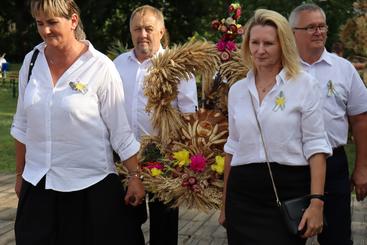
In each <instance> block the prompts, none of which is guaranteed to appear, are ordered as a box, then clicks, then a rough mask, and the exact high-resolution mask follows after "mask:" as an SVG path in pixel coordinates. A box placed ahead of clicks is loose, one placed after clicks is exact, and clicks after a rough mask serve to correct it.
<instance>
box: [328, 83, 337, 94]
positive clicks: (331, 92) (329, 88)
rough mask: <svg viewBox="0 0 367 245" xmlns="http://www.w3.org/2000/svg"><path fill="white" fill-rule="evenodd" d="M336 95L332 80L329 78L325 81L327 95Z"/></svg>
mask: <svg viewBox="0 0 367 245" xmlns="http://www.w3.org/2000/svg"><path fill="white" fill-rule="evenodd" d="M335 95H336V90H335V86H334V84H333V82H332V81H331V80H329V81H328V82H327V96H328V97H330V96H335Z"/></svg>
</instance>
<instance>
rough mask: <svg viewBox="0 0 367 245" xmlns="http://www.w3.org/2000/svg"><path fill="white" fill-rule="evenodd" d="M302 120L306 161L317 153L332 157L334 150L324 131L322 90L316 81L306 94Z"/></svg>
mask: <svg viewBox="0 0 367 245" xmlns="http://www.w3.org/2000/svg"><path fill="white" fill-rule="evenodd" d="M301 120H302V121H301V125H302V142H303V154H304V155H305V157H306V159H309V158H310V157H311V156H312V155H314V154H316V153H325V154H328V155H331V153H332V149H331V146H330V143H329V141H328V139H327V135H326V132H325V129H324V120H323V110H322V103H321V93H320V88H319V86H318V84H317V82H316V81H312V82H311V86H310V87H309V89H308V90H307V92H306V93H305V96H304V101H303V107H302V119H301Z"/></svg>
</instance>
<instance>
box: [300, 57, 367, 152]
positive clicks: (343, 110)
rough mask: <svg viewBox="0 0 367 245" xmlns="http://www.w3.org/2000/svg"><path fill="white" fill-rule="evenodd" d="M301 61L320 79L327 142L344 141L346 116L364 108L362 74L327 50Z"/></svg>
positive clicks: (365, 91)
mask: <svg viewBox="0 0 367 245" xmlns="http://www.w3.org/2000/svg"><path fill="white" fill-rule="evenodd" d="M302 65H303V69H304V70H305V71H307V72H308V73H310V74H311V75H312V76H314V77H315V78H316V79H317V80H318V81H319V86H320V88H321V97H322V101H323V106H324V120H325V122H327V124H326V125H325V130H326V132H327V135H328V137H329V141H330V144H331V145H332V147H338V146H341V145H345V144H347V140H348V116H354V115H358V114H361V113H363V112H366V111H367V89H366V86H365V85H364V83H363V81H362V79H361V77H360V76H359V74H358V72H357V71H356V69H355V68H354V66H353V65H352V64H351V63H350V62H349V61H348V60H346V59H344V58H341V57H339V56H337V55H336V54H332V53H329V52H327V51H326V50H324V52H323V54H322V55H321V57H320V59H319V60H318V61H316V62H315V63H313V64H312V65H310V64H308V63H306V62H304V61H302Z"/></svg>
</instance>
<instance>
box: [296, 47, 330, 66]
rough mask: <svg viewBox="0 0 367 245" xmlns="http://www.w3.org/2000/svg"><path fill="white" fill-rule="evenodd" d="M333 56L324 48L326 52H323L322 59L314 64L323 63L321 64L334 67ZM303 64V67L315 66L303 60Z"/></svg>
mask: <svg viewBox="0 0 367 245" xmlns="http://www.w3.org/2000/svg"><path fill="white" fill-rule="evenodd" d="M331 55H332V54H330V53H329V52H328V51H327V50H326V49H325V48H324V51H323V52H322V54H321V56H320V58H319V59H318V60H317V61H316V62H314V63H313V64H317V63H321V62H325V63H326V64H328V65H332V64H333V61H332V58H331ZM301 63H302V64H303V65H306V66H311V65H313V64H308V63H307V62H306V61H304V60H302V59H301Z"/></svg>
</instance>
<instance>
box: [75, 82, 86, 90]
mask: <svg viewBox="0 0 367 245" xmlns="http://www.w3.org/2000/svg"><path fill="white" fill-rule="evenodd" d="M85 88H86V85H85V84H84V83H81V82H78V83H76V84H75V89H76V90H77V91H80V92H81V91H83V90H84V89H85Z"/></svg>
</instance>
